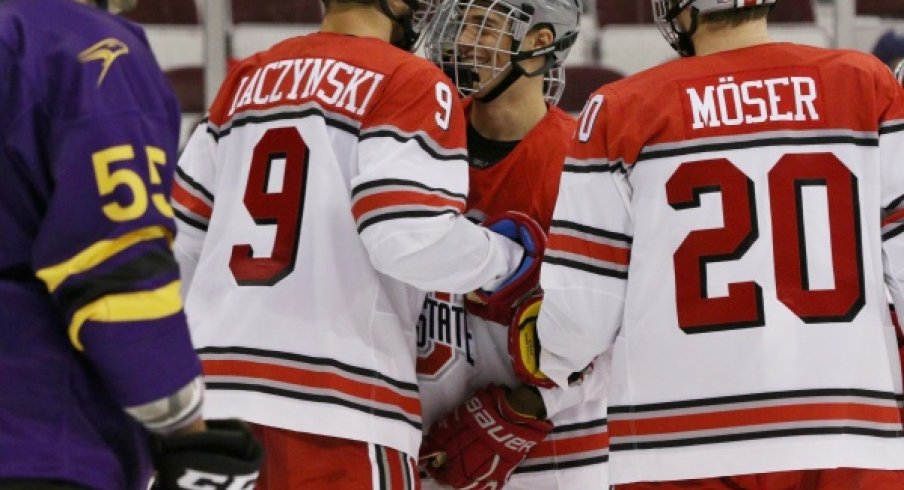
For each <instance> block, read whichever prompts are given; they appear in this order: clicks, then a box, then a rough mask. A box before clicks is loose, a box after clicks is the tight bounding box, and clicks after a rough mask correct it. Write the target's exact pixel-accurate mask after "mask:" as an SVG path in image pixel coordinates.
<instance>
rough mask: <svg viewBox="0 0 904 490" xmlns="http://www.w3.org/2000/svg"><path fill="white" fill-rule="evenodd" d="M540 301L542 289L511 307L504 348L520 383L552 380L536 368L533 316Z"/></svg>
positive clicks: (545, 383)
mask: <svg viewBox="0 0 904 490" xmlns="http://www.w3.org/2000/svg"><path fill="white" fill-rule="evenodd" d="M542 303H543V292H542V291H541V292H538V293H535V294H534V295H533V296H531V297H530V298H527V299H526V300H524V302H523V303H521V305H519V306H518V308H517V309H516V310H515V316H514V318H512V324H511V326H509V338H508V350H509V358H510V359H511V361H512V369H514V371H515V376H517V377H518V379H519V380H521V381H522V382H524V383H527V384H529V385H533V386H539V387H541V388H554V387H555V386H556V384H555V383H554V382H553V380H551V379H549V378H547V377H546V375H545V374H543V371H540V338H539V337H538V336H537V316H539V315H540V305H541V304H542Z"/></svg>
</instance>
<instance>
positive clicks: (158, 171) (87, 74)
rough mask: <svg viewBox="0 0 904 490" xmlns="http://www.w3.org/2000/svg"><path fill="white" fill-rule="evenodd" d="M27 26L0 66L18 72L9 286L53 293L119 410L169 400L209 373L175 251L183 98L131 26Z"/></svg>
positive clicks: (9, 139)
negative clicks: (197, 346) (187, 310)
mask: <svg viewBox="0 0 904 490" xmlns="http://www.w3.org/2000/svg"><path fill="white" fill-rule="evenodd" d="M17 22H23V19H21V18H20V19H15V18H12V19H10V18H5V19H3V24H0V35H2V37H0V53H2V55H0V56H2V64H3V65H2V66H3V67H4V68H5V69H4V71H5V72H7V73H10V71H8V70H12V73H15V76H13V77H12V83H10V84H3V86H2V87H0V91H2V93H0V102H2V104H3V107H4V114H2V115H0V118H2V119H3V120H2V121H0V135H2V137H3V138H4V142H3V143H4V147H5V149H4V156H3V166H4V167H6V168H5V169H4V170H5V172H4V173H6V174H7V175H8V176H10V178H11V179H12V180H13V181H12V182H6V183H5V184H4V188H9V189H8V190H10V193H9V194H7V193H4V196H3V197H0V207H2V210H0V213H2V215H3V217H2V218H0V219H2V220H3V222H2V224H3V225H4V227H3V228H4V230H9V231H10V232H11V233H13V234H14V235H15V237H16V243H15V244H13V245H4V246H3V248H2V249H0V253H2V254H3V256H2V257H0V263H2V265H3V266H6V267H11V268H14V269H15V270H16V271H17V273H18V276H17V278H18V282H16V281H14V280H10V279H11V278H3V280H4V281H7V282H10V284H9V286H10V287H16V286H17V285H18V286H20V287H23V288H26V287H27V288H35V286H36V285H40V284H41V283H43V293H44V294H48V293H49V295H50V298H51V301H52V303H53V305H54V306H55V309H56V311H57V312H58V315H57V316H58V320H59V321H58V325H57V326H56V327H57V328H58V329H59V330H60V332H61V333H62V334H64V335H65V336H66V338H67V339H68V341H69V343H70V344H71V346H70V348H75V349H76V350H78V351H83V353H84V356H86V358H87V359H88V360H89V361H90V363H91V364H92V365H93V366H94V368H95V369H96V370H97V371H98V373H99V374H100V377H101V378H102V379H103V380H104V381H105V382H106V384H107V386H108V388H109V390H110V391H111V393H112V395H113V397H114V399H116V401H118V402H119V403H120V404H121V405H123V406H133V405H137V404H142V403H146V402H148V401H152V400H154V399H158V398H160V397H163V396H166V395H168V394H170V393H172V392H174V391H175V390H177V389H178V388H180V387H181V386H184V385H185V384H186V383H188V382H189V381H190V380H191V379H192V378H193V377H195V376H196V375H198V374H199V372H200V368H199V363H198V360H197V357H196V356H195V354H194V352H193V350H192V347H191V343H190V340H189V336H188V329H187V325H186V322H185V317H184V314H183V312H182V304H181V300H180V297H179V277H178V267H177V265H176V262H175V260H174V258H173V254H172V250H171V244H172V240H173V234H174V226H173V221H172V218H173V211H172V208H171V207H170V206H169V204H168V202H169V197H170V196H169V190H170V187H171V185H172V179H173V169H174V166H175V164H176V150H177V139H178V125H179V115H178V108H177V105H176V102H175V99H174V97H173V96H172V93H171V91H170V89H169V88H168V86H167V83H166V80H165V78H164V77H163V75H162V74H161V72H160V69H159V67H158V66H157V64H156V61H155V60H154V58H153V56H152V55H151V53H150V50H149V48H148V46H147V43H146V41H145V40H144V37H143V35H141V34H140V32H136V31H134V30H132V27H133V26H131V25H129V24H127V23H126V22H124V21H122V20H120V19H116V18H113V17H110V16H104V17H103V18H102V22H101V23H100V25H97V24H95V25H88V24H71V25H67V26H66V27H65V28H64V29H62V28H61V29H60V30H59V31H57V32H54V33H47V32H43V33H36V32H35V31H38V30H39V28H37V27H35V26H30V25H25V24H22V25H19V26H15V24H16V23H17ZM104 22H106V23H109V24H110V25H104ZM11 27H19V29H12V28H11ZM105 28H108V29H109V32H102V31H104V29H105ZM47 29H48V30H49V29H50V28H49V27H47ZM99 31H100V32H99ZM31 34H35V35H33V36H31ZM6 67H10V68H6ZM6 221H9V222H11V226H10V227H9V228H7V226H5V225H6V224H7V223H6ZM29 272H30V274H29ZM29 275H30V276H31V277H29ZM34 277H37V278H38V279H39V280H40V283H38V282H37V281H35V280H34ZM29 314H30V312H28V311H22V312H19V315H20V316H22V317H28V316H29ZM0 322H3V323H7V322H6V321H5V319H0ZM5 326H6V325H3V324H0V327H5Z"/></svg>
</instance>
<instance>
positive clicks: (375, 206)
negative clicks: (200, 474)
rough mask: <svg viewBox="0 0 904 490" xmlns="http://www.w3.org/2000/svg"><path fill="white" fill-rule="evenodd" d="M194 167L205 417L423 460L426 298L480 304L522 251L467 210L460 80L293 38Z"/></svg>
mask: <svg viewBox="0 0 904 490" xmlns="http://www.w3.org/2000/svg"><path fill="white" fill-rule="evenodd" d="M179 167H180V168H179V173H178V178H177V180H176V187H175V190H174V193H173V194H174V200H175V203H174V207H175V209H177V213H178V215H179V217H180V228H179V235H178V238H177V242H176V248H177V250H178V252H177V253H178V258H179V261H180V265H181V268H182V272H183V274H184V276H185V277H186V281H188V282H190V286H189V287H188V289H187V299H186V311H187V313H188V315H189V318H190V325H191V328H192V336H193V340H194V342H195V345H196V346H197V347H198V348H199V352H200V354H201V359H202V361H203V365H204V372H205V375H206V382H207V388H208V391H207V405H206V409H207V412H206V414H205V415H206V416H208V417H216V418H219V417H241V418H243V419H246V420H250V421H252V422H256V423H259V424H262V425H268V426H274V427H280V428H284V429H289V430H294V431H299V432H308V433H315V434H323V435H329V436H333V437H341V438H347V439H353V440H360V441H366V442H372V443H375V444H380V445H384V446H389V447H392V448H395V449H398V450H400V451H403V452H405V453H407V454H410V455H416V454H417V449H418V447H419V444H420V439H421V438H420V435H421V410H420V402H419V400H418V393H417V384H416V376H415V349H414V336H415V329H414V328H413V325H414V324H415V322H416V320H417V315H418V313H419V312H420V308H421V305H422V304H423V299H424V293H422V292H420V291H419V290H418V289H421V290H430V289H436V288H438V287H444V288H448V289H452V290H454V291H456V292H467V291H471V290H473V289H476V288H478V287H482V286H483V285H486V284H487V283H488V282H490V281H493V280H495V279H498V278H500V277H505V276H506V275H507V274H508V273H509V271H510V270H512V269H513V268H514V267H515V266H516V264H517V263H518V261H519V260H520V258H521V254H522V251H521V249H520V247H518V246H517V245H515V244H514V243H513V242H511V241H509V240H507V239H505V238H502V237H500V236H498V235H495V234H492V233H490V232H488V231H487V230H485V229H483V228H481V227H479V226H477V225H475V224H473V223H471V222H469V221H468V220H467V219H465V218H464V217H463V216H462V215H461V211H462V210H464V206H465V196H466V193H467V180H468V177H467V162H466V159H465V125H464V116H463V113H462V110H461V106H460V102H459V101H458V99H457V97H456V96H454V95H453V92H452V89H451V88H450V85H449V82H448V80H447V79H446V77H445V76H444V75H443V74H442V73H441V72H440V71H439V70H438V69H437V68H436V67H434V66H433V65H431V64H429V63H428V62H426V61H424V60H420V59H418V58H416V57H414V56H413V55H411V54H410V53H407V52H404V51H401V50H399V49H396V48H394V47H392V46H390V45H389V44H387V43H384V42H382V41H379V40H377V39H371V38H359V37H353V36H345V35H339V34H328V33H317V34H312V35H309V36H304V37H298V38H294V39H290V40H287V41H285V42H282V43H280V44H277V45H276V46H274V47H273V48H271V49H270V50H268V51H266V52H263V53H259V54H257V55H255V56H252V57H251V58H249V59H247V60H245V61H243V62H242V63H241V64H240V65H238V66H237V67H236V68H235V69H233V70H232V71H231V73H230V74H229V76H228V78H227V80H226V81H225V83H224V84H223V86H222V88H221V89H220V92H219V94H218V95H217V98H216V100H215V102H214V104H213V106H212V108H211V110H210V114H209V118H208V120H207V121H206V123H205V124H202V125H201V126H200V127H199V128H198V130H197V131H196V132H195V133H194V135H193V136H192V138H191V140H190V142H189V144H188V146H187V148H186V149H185V152H184V154H183V155H182V158H181V160H180V162H179ZM415 287H416V288H418V289H415Z"/></svg>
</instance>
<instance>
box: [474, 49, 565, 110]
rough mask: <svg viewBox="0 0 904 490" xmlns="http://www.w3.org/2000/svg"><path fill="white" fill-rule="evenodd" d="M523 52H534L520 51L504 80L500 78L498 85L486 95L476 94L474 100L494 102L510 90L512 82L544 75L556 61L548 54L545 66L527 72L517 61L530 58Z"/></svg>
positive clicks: (513, 59)
mask: <svg viewBox="0 0 904 490" xmlns="http://www.w3.org/2000/svg"><path fill="white" fill-rule="evenodd" d="M523 54H532V53H518V56H516V57H513V58H512V69H511V70H509V72H508V73H507V74H506V75H505V77H504V78H503V79H502V80H499V83H497V84H496V86H495V87H493V89H492V90H490V91H489V92H487V93H486V95H482V96H480V97H476V96H475V97H474V100H478V101H480V102H492V101H494V100H496V98H498V97H499V96H500V95H502V93H503V92H505V91H506V90H508V88H509V87H511V86H512V84H514V83H515V82H517V81H518V79H519V78H521V77H528V78H533V77H539V76H543V75H545V74H546V72H547V71H549V69H550V68H552V66H553V65H554V64H555V62H556V60H555V58H554V57H553V56H546V61H545V62H544V63H543V66H541V67H540V68H538V69H536V70H534V71H532V72H527V71H525V70H524V67H522V66H521V65H520V64H518V63H517V62H518V61H521V60H524V59H527V58H530V56H522V55H523ZM474 75H475V76H476V75H477V74H476V73H475V74H474Z"/></svg>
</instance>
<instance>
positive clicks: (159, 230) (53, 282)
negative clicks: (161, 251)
mask: <svg viewBox="0 0 904 490" xmlns="http://www.w3.org/2000/svg"><path fill="white" fill-rule="evenodd" d="M158 238H166V240H167V241H168V242H171V243H172V241H173V236H172V234H171V233H170V232H169V230H167V229H166V228H164V227H162V226H149V227H147V228H141V229H139V230H135V231H132V232H129V233H126V234H125V235H122V236H120V237H118V238H114V239H112V240H101V241H99V242H96V243H95V244H93V245H91V246H90V247H88V248H86V249H84V250H82V251H81V252H79V253H78V254H76V255H75V256H74V257H72V258H71V259H69V260H66V261H64V262H60V263H59V264H56V265H52V266H50V267H45V268H43V269H41V270H39V271H38V273H37V276H38V277H39V278H40V279H41V280H42V281H44V283H45V284H47V289H49V290H50V292H51V293H52V292H54V291H55V290H56V289H57V288H58V287H60V284H62V283H63V281H65V280H66V279H67V278H69V276H71V275H73V274H78V273H81V272H85V271H88V270H91V269H93V268H95V267H97V266H98V265H100V264H101V263H103V262H104V261H105V260H107V259H109V258H110V257H112V256H114V255H116V254H118V253H119V252H122V251H123V250H125V249H127V248H129V247H131V246H133V245H135V244H137V243H141V242H146V241H150V240H156V239H158Z"/></svg>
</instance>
